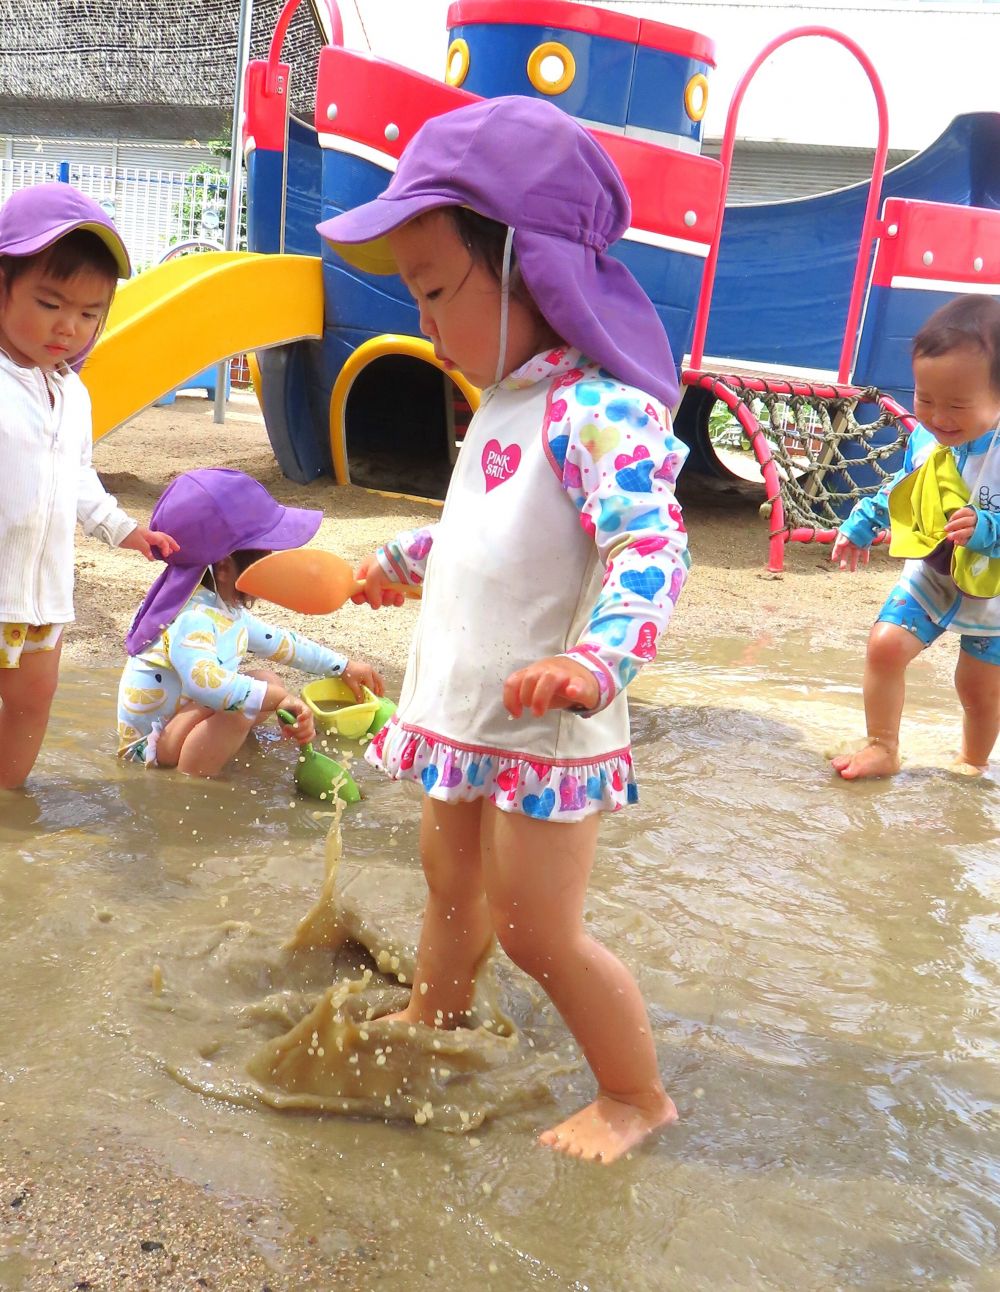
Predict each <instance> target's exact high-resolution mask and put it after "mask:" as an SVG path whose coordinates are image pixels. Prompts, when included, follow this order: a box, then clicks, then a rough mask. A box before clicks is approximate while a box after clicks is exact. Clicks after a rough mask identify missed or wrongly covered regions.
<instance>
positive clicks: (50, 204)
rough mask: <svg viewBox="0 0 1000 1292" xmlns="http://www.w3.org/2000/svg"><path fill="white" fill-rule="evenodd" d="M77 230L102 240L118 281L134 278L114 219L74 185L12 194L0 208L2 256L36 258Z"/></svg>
mask: <svg viewBox="0 0 1000 1292" xmlns="http://www.w3.org/2000/svg"><path fill="white" fill-rule="evenodd" d="M76 229H85V230H86V231H87V232H88V233H92V234H94V235H95V237H98V238H100V240H101V241H102V242H103V243H104V245H105V246H106V247H107V249H108V250H109V251H110V252H111V254H112V256H113V257H114V260H115V265H116V266H117V268H118V277H119V278H128V277H130V276H131V273H132V264H131V261H130V260H129V256H128V251H127V250H126V247H125V243H124V242H123V241H122V237H121V234H120V233H119V232H118V230H117V229H116V228H115V226H114V224H113V223H112V220H111V217H110V216H109V215H107V214H106V213H105V211H104V209H103V208H102V207H101V206H100V205H99V204H98V203H97V202H95V201H94V200H93V198H90V197H87V195H86V194H85V193H81V192H80V191H79V190H78V189H75V188H73V186H72V185H71V184H33V185H31V186H30V187H28V188H21V189H18V191H17V192H16V193H13V194H11V196H10V197H9V198H8V199H7V201H6V202H4V204H3V206H0V256H37V255H38V254H39V252H41V251H45V250H46V248H48V247H51V246H52V244H53V243H54V242H58V241H59V239H60V238H65V236H66V235H67V233H73V232H74V230H76ZM98 335H100V333H99V332H98ZM96 341H97V337H96V336H95V337H94V340H93V341H92V342H91V343H90V345H88V346H87V348H86V349H85V350H83V351H81V353H80V354H78V355H76V356H75V357H74V359H73V362H72V364H71V365H70V366H71V367H72V368H74V369H78V368H80V367H81V366H82V364H83V361H84V359H86V357H87V355H88V354H89V353H90V351H91V350H92V349H93V347H94V345H95V343H96Z"/></svg>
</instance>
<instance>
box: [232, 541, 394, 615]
mask: <svg viewBox="0 0 1000 1292" xmlns="http://www.w3.org/2000/svg"><path fill="white" fill-rule="evenodd" d="M236 586H237V588H238V589H239V590H240V592H245V593H246V594H247V595H248V596H250V597H263V599H264V600H265V601H273V602H274V604H275V605H276V606H284V607H285V608H286V609H287V610H298V611H299V612H300V614H304V615H328V614H330V613H331V612H332V611H334V610H339V609H340V607H341V606H342V605H343V604H344V602H345V601H349V600H350V599H351V597H353V596H354V594H355V593H356V592H360V591H361V584H360V583H359V582H358V581H357V579H356V578H355V577H354V571H353V570H352V569H351V567H350V565H349V564H348V563H347V561H345V560H344V558H343V557H342V556H335V555H334V553H333V552H321V551H319V550H318V549H316V548H306V547H294V548H292V549H291V550H290V551H287V552H270V553H268V555H267V556H262V557H261V559H260V560H259V561H254V563H253V565H250V566H248V567H247V568H246V569H245V570H244V571H243V573H242V574H241V575H240V577H239V578H238V579H237V580H236ZM389 586H390V587H391V588H392V589H393V591H395V592H402V593H404V594H405V595H406V596H408V597H419V596H420V589H419V588H412V587H409V586H408V585H406V584H402V583H393V584H390V585H389Z"/></svg>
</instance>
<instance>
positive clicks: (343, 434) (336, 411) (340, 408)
mask: <svg viewBox="0 0 1000 1292" xmlns="http://www.w3.org/2000/svg"><path fill="white" fill-rule="evenodd" d="M390 354H403V355H407V356H408V357H409V358H411V359H422V360H423V362H424V363H429V364H431V365H432V366H433V367H435V368H438V369H439V370H440V371H441V372H445V373H447V375H448V376H449V377H450V378H451V380H452V384H453V385H455V386H457V387H458V389H459V390H460V391H461V392H462V395H463V396H464V398H465V401H466V403H467V404H468V405H469V407H470V408H471V409H472V411H473V412H475V411H476V409H477V408H478V407H479V399H480V393H481V392H480V390H479V387H478V386H474V385H473V384H472V382H471V381H469V379H468V378H467V377H465V376H464V375H463V374H462V373H460V372H457V371H456V370H455V369H454V368H445V366H444V364H443V363H442V362H441V360H440V359H439V358H438V357H437V355H436V354H435V353H434V347H433V346H432V345H431V343H430V342H429V341H424V340H423V339H422V338H420V337H415V336H401V335H398V334H396V333H394V332H385V333H383V334H382V335H381V336H373V337H372V338H371V339H370V340H368V341H364V342H362V344H361V345H359V346H358V348H357V349H356V350H355V351H354V353H353V354H352V355H351V356H350V358H349V359H348V360H347V362H346V363H345V364H344V366H343V367H342V368H341V370H340V372H339V374H338V376H337V380H336V381H335V382H334V383H333V390H332V391H331V392H330V457H331V459H332V460H333V477H334V479H335V480H336V482H337V484H350V483H351V471H350V467H349V466H348V463H347V397H348V396H349V395H350V393H351V387H352V386H353V385H354V382H355V379H356V378H357V377H358V375H359V374H360V373H361V371H362V370H363V369H364V368H366V367H367V366H368V364H370V363H372V362H373V361H374V360H375V359H382V358H384V357H385V356H386V355H390Z"/></svg>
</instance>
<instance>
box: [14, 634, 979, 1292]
mask: <svg viewBox="0 0 1000 1292" xmlns="http://www.w3.org/2000/svg"><path fill="white" fill-rule="evenodd" d="M685 646H686V644H685ZM680 650H681V647H679V646H677V645H675V646H674V648H673V658H672V659H671V660H670V662H669V664H667V663H664V664H662V665H660V664H658V665H653V666H651V667H650V669H649V670H647V672H646V673H644V674H643V676H642V677H641V678H640V679H639V681H638V683H637V688H636V693H637V700H638V703H637V704H636V705H635V706H634V723H633V725H634V728H635V744H636V761H637V766H638V771H639V779H640V789H641V800H640V803H639V805H638V806H637V807H636V808H635V809H633V810H631V811H629V812H626V813H621V814H619V815H618V816H617V817H615V818H612V819H609V820H607V821H606V822H605V823H604V826H603V828H602V836H601V847H600V854H599V860H598V865H597V867H596V870H595V874H594V879H593V884H592V891H591V897H590V900H589V902H588V920H589V921H590V924H591V927H592V928H593V930H594V931H595V933H596V934H597V935H598V936H600V937H601V938H602V939H603V940H605V941H607V942H608V943H609V944H611V945H612V946H613V947H614V948H615V949H616V951H617V952H618V953H619V954H621V955H622V956H623V958H624V959H625V960H626V961H627V962H628V963H629V964H630V966H631V967H632V968H633V969H634V971H635V972H636V974H637V975H638V977H639V980H640V983H641V985H642V988H643V991H644V993H645V995H646V998H647V1001H648V1002H649V1006H650V1013H651V1017H652V1021H653V1026H654V1029H655V1032H656V1036H657V1040H658V1046H659V1054H660V1060H661V1065H662V1068H663V1071H664V1075H665V1078H666V1080H667V1085H668V1088H669V1089H670V1090H671V1093H672V1094H673V1095H674V1098H675V1100H676V1101H677V1103H678V1106H679V1108H680V1113H681V1121H680V1122H679V1124H678V1125H677V1126H676V1127H674V1128H673V1129H671V1130H670V1131H669V1132H668V1133H667V1134H665V1135H664V1136H662V1137H661V1138H660V1139H659V1140H658V1141H657V1142H655V1143H654V1144H652V1145H650V1146H649V1147H648V1148H645V1149H644V1150H643V1151H641V1152H640V1153H637V1154H635V1155H634V1156H633V1158H632V1159H631V1160H629V1161H626V1162H623V1163H620V1164H618V1165H617V1166H616V1167H614V1168H611V1169H607V1170H601V1169H598V1168H592V1169H588V1168H583V1167H581V1166H580V1165H578V1164H575V1163H571V1162H567V1161H565V1160H563V1159H560V1158H558V1157H556V1156H555V1155H553V1154H551V1153H549V1152H547V1151H545V1150H542V1149H540V1148H538V1147H537V1146H536V1145H535V1144H534V1136H535V1135H536V1134H537V1132H538V1131H539V1130H541V1129H543V1128H544V1127H545V1126H547V1125H549V1124H551V1123H552V1122H554V1121H556V1120H558V1119H559V1118H561V1117H564V1116H566V1115H567V1114H568V1113H569V1112H570V1111H572V1110H573V1108H575V1107H577V1106H578V1105H579V1104H581V1103H582V1102H584V1101H585V1100H586V1099H587V1098H589V1097H590V1095H591V1092H592V1087H591V1082H590V1078H589V1076H588V1074H587V1072H586V1068H585V1066H584V1065H583V1064H582V1061H581V1059H580V1056H579V1054H578V1053H577V1052H576V1050H575V1047H574V1046H573V1045H572V1044H571V1042H570V1041H569V1039H568V1037H567V1035H566V1033H565V1030H564V1029H563V1028H562V1026H561V1024H560V1022H559V1020H558V1018H557V1017H555V1016H554V1014H553V1011H552V1009H551V1007H550V1006H549V1005H548V1002H547V1001H546V999H545V997H544V996H543V995H542V994H541V993H540V992H539V991H538V990H537V988H535V987H534V985H533V984H532V983H530V982H529V981H528V980H526V979H525V978H524V976H523V975H521V974H520V973H519V972H518V971H516V970H514V969H513V968H512V967H511V966H510V965H509V964H507V963H506V962H505V961H504V960H503V959H502V958H501V959H498V960H496V961H495V962H494V965H493V969H492V972H491V974H490V975H489V976H488V977H487V978H486V979H484V982H483V983H482V984H481V990H480V993H479V996H478V998H477V1002H476V1013H475V1016H474V1019H473V1023H474V1024H475V1025H474V1026H473V1027H471V1028H469V1029H465V1030H464V1031H462V1032H457V1033H450V1034H442V1033H440V1032H430V1031H429V1030H427V1029H413V1030H414V1032H415V1033H416V1035H411V1034H410V1031H409V1029H408V1028H405V1027H403V1025H401V1024H399V1023H395V1022H393V1023H385V1022H382V1023H380V1022H379V1015H380V1014H382V1013H385V1012H389V1011H391V1010H393V1009H395V1008H397V1007H398V1006H399V1004H400V1003H401V1002H402V1001H403V1000H405V993H406V990H407V984H408V983H409V981H410V976H411V973H412V963H413V947H414V945H415V940H416V936H417V930H418V926H419V917H420V908H421V904H422V880H421V876H420V872H419V863H418V861H417V856H416V848H417V829H416V823H417V813H418V806H419V800H418V796H417V794H416V793H415V792H414V791H413V790H412V789H410V788H409V787H404V786H398V785H392V784H389V783H386V782H384V781H382V780H380V779H379V778H378V776H377V774H376V773H375V772H374V771H372V770H371V769H369V768H367V767H366V766H365V765H364V764H359V762H358V761H357V760H358V747H357V746H352V745H350V744H349V743H347V742H338V741H333V742H331V745H330V748H329V749H328V750H327V751H325V752H329V753H330V754H331V755H332V756H334V757H338V758H339V757H341V755H346V756H347V757H350V756H351V755H352V753H353V756H354V758H355V762H354V763H353V764H352V766H351V771H352V774H355V775H356V777H357V779H358V781H359V784H361V787H362V790H363V792H364V793H365V795H366V798H365V800H364V801H363V802H362V803H360V804H357V805H354V806H352V807H350V808H348V809H347V810H346V812H345V814H344V817H343V821H342V838H343V853H344V856H343V859H342V860H339V859H338V857H337V855H336V851H335V842H336V836H333V837H332V839H331V838H330V837H329V827H330V824H331V821H332V814H331V813H330V812H328V811H326V810H325V809H322V810H321V808H320V806H319V805H317V804H316V803H315V802H312V801H309V800H304V799H300V798H298V797H297V796H296V795H295V792H294V785H293V770H294V769H293V766H292V764H291V759H290V757H289V752H290V751H289V750H288V748H287V747H286V746H282V747H280V748H279V746H278V743H277V741H276V740H275V741H268V742H267V743H266V745H265V746H264V748H263V750H262V752H259V753H254V754H251V755H250V756H248V759H247V762H248V763H249V766H247V767H244V768H241V769H240V774H239V775H238V776H236V777H234V778H233V779H232V780H231V781H228V782H219V783H212V784H203V783H194V782H189V781H186V780H184V779H183V778H180V777H176V776H174V775H172V774H167V775H163V774H159V773H144V772H142V771H140V770H139V769H136V768H122V767H119V766H118V765H117V764H116V762H115V760H114V758H113V744H114V739H113V735H112V733H111V723H112V720H113V693H114V689H115V685H116V681H117V678H116V676H115V674H114V671H113V670H107V671H105V672H99V671H98V672H96V673H94V672H88V673H87V674H86V675H84V674H82V673H80V672H75V671H74V670H72V669H67V670H65V674H64V686H63V689H62V690H61V692H60V695H59V697H58V699H57V716H56V720H55V722H54V724H53V735H52V739H51V741H50V742H49V744H48V745H47V746H46V748H45V750H44V751H43V756H42V759H41V762H40V764H39V768H38V771H37V774H36V776H35V778H34V779H33V782H32V788H31V789H30V791H28V792H27V793H25V794H19V795H10V796H6V797H5V798H4V799H3V801H2V803H0V1013H2V1016H3V1018H4V1035H3V1041H2V1044H0V1124H2V1126H3V1127H4V1128H5V1129H6V1131H7V1145H8V1150H9V1151H10V1152H13V1151H14V1147H15V1146H16V1151H17V1152H18V1153H19V1154H30V1160H31V1164H32V1170H33V1171H35V1172H36V1173H40V1174H44V1173H45V1172H46V1171H48V1172H53V1173H56V1174H58V1173H59V1172H60V1170H61V1169H62V1168H61V1165H60V1163H61V1161H62V1160H63V1159H64V1157H65V1156H66V1155H73V1154H76V1155H80V1154H85V1153H87V1152H92V1151H96V1150H94V1149H93V1146H94V1145H104V1144H107V1145H113V1144H119V1145H129V1146H133V1147H137V1148H140V1149H141V1150H142V1151H143V1152H144V1153H146V1154H147V1155H149V1156H151V1157H152V1158H153V1159H154V1160H155V1161H157V1162H158V1163H160V1165H161V1166H162V1168H163V1170H164V1171H165V1172H167V1173H168V1174H171V1175H174V1176H176V1177H179V1178H181V1179H185V1180H192V1181H195V1182H197V1183H198V1184H199V1186H201V1187H203V1188H204V1189H206V1190H210V1191H211V1192H212V1194H213V1195H217V1196H221V1197H223V1198H225V1197H227V1196H228V1197H230V1198H232V1199H234V1200H238V1199H252V1200H253V1201H254V1204H255V1214H256V1215H257V1220H256V1221H255V1222H254V1224H253V1225H252V1226H251V1237H252V1240H253V1241H254V1242H255V1243H256V1244H257V1246H258V1248H259V1250H261V1251H263V1252H265V1253H267V1255H268V1259H269V1260H270V1261H271V1262H272V1263H273V1265H274V1267H275V1268H276V1269H281V1268H288V1269H293V1270H294V1268H295V1266H294V1259H295V1256H294V1254H295V1251H296V1250H297V1247H296V1244H297V1243H300V1242H302V1241H304V1238H303V1236H304V1235H313V1236H317V1241H319V1242H320V1243H322V1244H325V1245H326V1246H327V1247H329V1249H330V1250H331V1251H332V1252H333V1253H334V1254H336V1252H338V1251H340V1250H341V1249H343V1250H345V1251H346V1250H354V1249H355V1248H356V1247H357V1237H356V1236H357V1235H358V1234H360V1233H365V1234H374V1235H375V1240H374V1241H373V1244H372V1246H371V1252H372V1256H371V1260H370V1262H369V1264H368V1265H367V1266H366V1269H365V1275H364V1283H363V1285H364V1286H365V1287H366V1288H373V1289H374V1288H386V1289H388V1288H393V1289H397V1290H398V1289H405V1288H409V1287H414V1286H417V1282H418V1280H420V1281H421V1283H422V1282H423V1281H425V1280H427V1279H428V1278H441V1277H445V1278H449V1277H450V1278H454V1277H456V1276H458V1275H460V1276H462V1277H468V1276H469V1275H470V1273H473V1274H474V1276H475V1278H476V1280H477V1282H478V1283H479V1284H480V1285H481V1286H483V1287H484V1288H487V1287H489V1288H495V1289H499V1290H501V1292H508V1290H511V1289H520V1288H532V1289H534V1288H551V1289H556V1288H559V1289H564V1288H568V1287H579V1288H587V1287H589V1288H602V1289H605V1288H607V1289H617V1288H628V1289H629V1292H632V1290H633V1289H636V1290H639V1292H641V1290H643V1289H647V1288H648V1289H659V1288H663V1287H673V1286H676V1287H679V1288H680V1287H683V1288H684V1289H685V1292H686V1290H687V1289H689V1288H690V1289H698V1288H706V1289H709V1288H711V1289H716V1288H719V1287H723V1286H733V1287H761V1288H769V1287H774V1288H786V1287H789V1286H796V1287H802V1288H804V1289H809V1288H816V1289H819V1288H824V1289H825V1288H829V1287H836V1286H850V1287H864V1288H872V1289H884V1288H887V1287H907V1286H938V1287H944V1286H949V1287H968V1288H971V1289H979V1288H983V1289H985V1288H987V1287H992V1286H995V1285H996V1283H997V1281H998V1280H1000V1258H998V1256H997V1247H996V1233H997V1232H998V1231H1000V1148H998V1143H1000V1135H998V1129H1000V1126H998V1122H997V1114H996V1088H997V1087H996V1072H997V1068H998V1062H1000V1023H998V1019H1000V927H998V919H997V899H998V895H1000V878H998V876H1000V865H998V862H997V856H998V849H997V837H998V832H1000V795H998V792H997V787H996V785H995V783H994V782H993V780H992V779H991V778H990V779H986V780H984V781H982V782H973V783H969V782H965V781H961V780H959V779H958V778H955V777H952V776H950V775H949V774H948V773H947V772H946V771H945V770H944V767H945V766H946V764H947V761H948V753H949V750H950V748H951V746H952V745H953V743H954V740H955V739H956V736H957V729H958V714H957V708H956V704H955V700H954V697H953V694H952V693H951V691H950V689H949V688H948V687H947V686H946V685H943V684H940V683H938V682H936V681H934V679H932V678H930V677H929V676H923V677H921V676H920V675H919V674H918V676H917V678H915V682H917V681H919V682H920V685H919V686H917V685H913V686H912V687H911V694H910V698H909V700H908V709H907V719H906V723H905V726H904V740H905V743H906V749H907V753H908V760H907V763H906V767H905V769H904V773H903V774H902V775H901V776H900V777H898V778H897V779H896V780H895V781H893V782H891V783H878V784H868V785H858V786H852V787H847V786H844V785H842V784H839V783H838V782H837V781H836V780H835V779H834V778H833V777H832V776H831V775H830V774H829V772H828V771H827V769H826V766H825V763H824V756H825V754H826V753H827V752H828V751H829V750H830V749H831V748H834V747H837V746H839V745H841V744H843V743H844V742H845V741H848V742H849V741H851V740H853V739H854V738H855V737H856V736H857V734H858V732H859V731H860V726H861V723H860V699H859V695H858V682H859V672H860V668H859V664H860V661H859V660H858V659H857V658H856V657H854V656H848V655H846V654H843V653H840V652H834V651H825V652H823V651H820V652H817V651H814V650H811V649H810V648H809V647H808V645H807V644H804V643H796V642H794V641H793V642H789V641H788V640H786V641H785V642H783V644H782V649H781V650H780V652H779V650H778V649H777V647H774V646H771V645H770V644H768V643H758V645H757V647H756V648H755V649H754V650H753V651H748V649H747V644H746V643H745V642H736V641H733V642H726V641H711V642H705V643H699V644H698V649H697V651H695V650H694V649H693V647H692V648H691V653H690V657H688V656H687V655H684V656H682V655H681V654H680ZM553 828H556V827H553ZM328 840H329V846H328ZM338 864H339V872H338V871H337V867H338ZM335 875H336V878H334V876H335ZM324 881H327V882H326V886H325V887H324ZM345 1103H346V1104H347V1108H346V1109H345V1107H344V1105H345ZM325 1110H328V1111H325ZM358 1114H361V1115H358ZM439 1131H456V1132H465V1133H458V1134H440V1133H436V1132H439ZM9 1202H10V1200H9V1199H8V1200H5V1205H7V1209H8V1210H9V1205H8V1204H9ZM12 1232H13V1231H12ZM6 1233H7V1231H6V1230H5V1229H3V1228H0V1288H3V1289H8V1288H9V1289H11V1292H13V1290H14V1289H16V1290H17V1292H25V1289H27V1288H28V1287H30V1286H33V1285H31V1284H29V1283H27V1282H26V1279H27V1277H28V1274H27V1273H26V1271H28V1270H29V1269H32V1268H34V1267H35V1264H36V1262H35V1260H34V1257H33V1255H32V1252H31V1251H30V1250H28V1249H27V1248H24V1247H20V1246H18V1245H17V1244H16V1243H14V1242H13V1240H11V1241H10V1242H8V1240H7V1238H6ZM557 1239H558V1241H557ZM37 1286H39V1287H44V1286H45V1284H44V1283H39V1284H38V1285H37Z"/></svg>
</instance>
